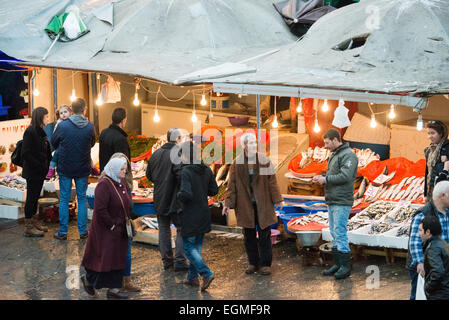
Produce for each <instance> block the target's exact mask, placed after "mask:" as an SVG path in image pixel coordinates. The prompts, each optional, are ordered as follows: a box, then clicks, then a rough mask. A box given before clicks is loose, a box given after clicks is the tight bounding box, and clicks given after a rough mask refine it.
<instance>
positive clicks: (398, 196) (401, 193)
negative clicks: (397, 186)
mask: <svg viewBox="0 0 449 320" xmlns="http://www.w3.org/2000/svg"><path fill="white" fill-rule="evenodd" d="M404 193H405V190H401V191H399V192H398V194H397V195H396V197H395V198H394V200H399V199H401V197H402V195H403V194H404Z"/></svg>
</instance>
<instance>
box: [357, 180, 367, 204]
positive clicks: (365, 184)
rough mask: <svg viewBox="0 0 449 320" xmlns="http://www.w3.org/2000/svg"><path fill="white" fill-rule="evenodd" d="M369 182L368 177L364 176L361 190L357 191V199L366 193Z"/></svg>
mask: <svg viewBox="0 0 449 320" xmlns="http://www.w3.org/2000/svg"><path fill="white" fill-rule="evenodd" d="M367 182H368V179H366V178H365V177H363V180H362V183H360V187H359V191H358V192H357V199H358V198H361V197H363V195H364V194H365V190H366V186H367Z"/></svg>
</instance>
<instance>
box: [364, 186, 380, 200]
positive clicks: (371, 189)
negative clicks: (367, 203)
mask: <svg viewBox="0 0 449 320" xmlns="http://www.w3.org/2000/svg"><path fill="white" fill-rule="evenodd" d="M380 188H381V187H375V186H373V185H372V184H370V185H369V186H368V188H367V189H366V191H365V198H370V197H374V196H375V195H377V193H378V192H379V189H380Z"/></svg>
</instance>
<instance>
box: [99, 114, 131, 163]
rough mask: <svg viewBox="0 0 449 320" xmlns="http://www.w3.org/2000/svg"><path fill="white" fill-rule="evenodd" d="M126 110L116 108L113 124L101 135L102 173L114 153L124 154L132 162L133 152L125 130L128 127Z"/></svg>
mask: <svg viewBox="0 0 449 320" xmlns="http://www.w3.org/2000/svg"><path fill="white" fill-rule="evenodd" d="M126 120H127V118H126V110H125V109H124V108H116V109H114V111H113V112H112V124H111V125H110V126H109V127H108V128H106V129H104V130H103V131H102V132H101V134H100V171H101V172H103V169H104V166H105V165H106V164H107V163H108V161H109V159H111V156H112V155H113V154H114V153H117V152H120V153H123V154H124V155H125V156H126V157H127V158H128V159H129V160H131V151H130V149H129V144H128V140H127V137H128V135H127V134H126V132H125V131H124V130H123V129H124V128H125V126H126Z"/></svg>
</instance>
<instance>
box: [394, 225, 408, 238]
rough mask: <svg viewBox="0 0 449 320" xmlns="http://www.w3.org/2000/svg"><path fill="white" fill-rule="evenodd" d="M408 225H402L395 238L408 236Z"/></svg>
mask: <svg viewBox="0 0 449 320" xmlns="http://www.w3.org/2000/svg"><path fill="white" fill-rule="evenodd" d="M410 226H411V224H410V223H406V224H404V225H402V226H401V227H400V228H399V229H398V232H397V233H396V237H408V235H409V234H410Z"/></svg>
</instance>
